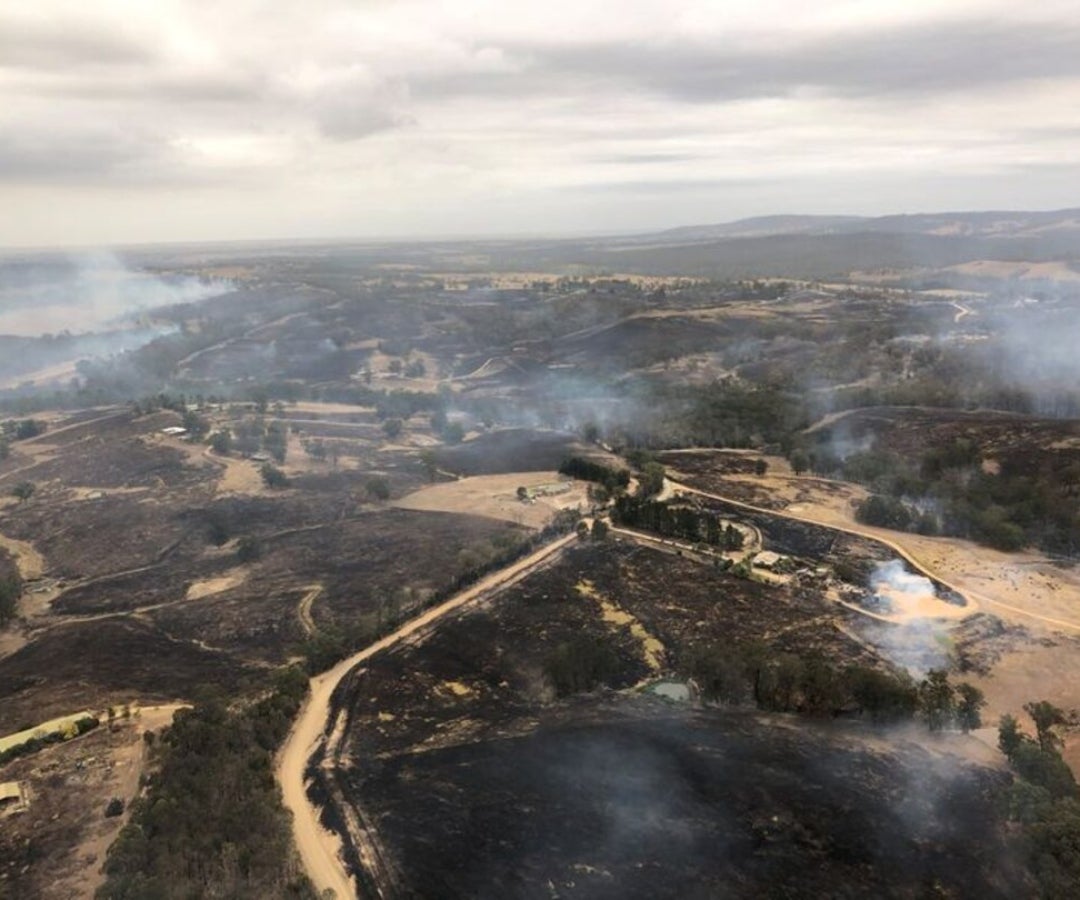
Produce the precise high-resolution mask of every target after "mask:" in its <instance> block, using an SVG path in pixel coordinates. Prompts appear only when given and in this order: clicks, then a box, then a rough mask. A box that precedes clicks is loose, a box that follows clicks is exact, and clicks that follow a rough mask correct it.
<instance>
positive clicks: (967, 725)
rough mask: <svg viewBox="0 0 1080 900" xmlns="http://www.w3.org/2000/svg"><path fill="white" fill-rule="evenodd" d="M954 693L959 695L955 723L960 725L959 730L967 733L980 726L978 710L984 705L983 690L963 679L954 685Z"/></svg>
mask: <svg viewBox="0 0 1080 900" xmlns="http://www.w3.org/2000/svg"><path fill="white" fill-rule="evenodd" d="M956 694H957V696H958V697H959V701H958V702H957V704H956V724H957V725H959V726H960V730H961V731H962V732H964V734H967V733H968V732H969V731H974V730H975V729H976V728H981V727H982V715H981V714H980V712H979V711H980V710H981V709H982V708H983V707H984V706H986V698H985V697H984V696H983V692H982V691H980V690H979V689H978V688H977V687H975V686H974V685H973V684H968V683H967V682H966V681H963V682H961V683H960V684H958V685H957V686H956Z"/></svg>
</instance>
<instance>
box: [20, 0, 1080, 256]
mask: <svg viewBox="0 0 1080 900" xmlns="http://www.w3.org/2000/svg"><path fill="white" fill-rule="evenodd" d="M1078 45H1080V19H1078V17H1077V16H1076V15H1075V6H1074V4H1072V3H1069V2H1058V0H1043V2H1040V3H1039V4H1037V5H1033V4H1029V5H1027V6H1021V5H1017V4H1015V3H1013V4H1008V3H1006V2H1004V0H951V2H950V3H949V4H941V3H940V2H932V0H908V2H904V3H899V2H895V3H893V2H881V3H875V4H852V3H850V2H844V0H822V2H821V3H817V4H806V3H801V2H795V0H759V2H757V3H755V4H753V5H749V4H742V5H735V4H701V3H697V2H689V0H687V2H679V0H667V2H660V0H621V2H619V3H615V2H610V0H609V2H604V0H574V2H569V0H551V2H549V3H546V4H534V3H524V2H520V3H515V2H509V3H507V2H505V0H502V2H497V0H456V2H455V3H452V4H447V3H441V2H436V0H395V2H393V3H385V2H384V3H364V4H356V3H352V2H345V0H318V2H315V3H309V2H300V0H278V2H275V3H274V4H273V5H272V14H268V12H267V9H266V7H265V6H264V4H261V3H258V2H255V0H249V2H241V0H237V2H235V3H227V4H220V3H209V2H178V0H177V2H174V0H161V2H157V3H153V4H147V3H144V2H138V0H98V2H95V3H94V4H92V5H87V4H85V3H82V2H78V0H35V2H34V3H33V4H8V5H7V7H6V8H5V9H3V10H0V96H3V98H4V103H3V106H2V107H0V179H2V180H3V183H4V185H5V190H7V191H9V192H10V191H17V193H18V194H19V198H20V199H19V202H20V203H21V204H23V206H22V209H23V210H24V211H25V210H31V211H32V210H34V209H48V208H50V207H52V208H55V207H56V206H57V205H58V204H62V203H65V202H70V201H71V200H72V198H73V191H72V189H73V188H75V187H79V188H81V189H84V195H85V196H84V197H83V198H82V199H81V201H80V202H83V201H85V202H86V203H87V204H90V205H88V206H87V209H88V210H97V212H96V213H94V212H90V213H88V215H87V216H86V224H85V225H84V226H82V228H83V229H84V230H86V231H89V229H90V228H91V227H94V226H96V227H99V228H101V227H105V226H104V224H103V223H105V222H108V223H109V227H115V228H116V229H118V233H121V234H122V233H127V231H126V230H130V231H132V232H133V236H135V237H139V238H142V237H143V236H144V233H145V222H146V221H147V220H148V219H149V218H151V217H152V216H155V215H156V212H157V208H156V206H157V204H160V203H161V202H163V201H165V200H167V201H168V202H170V203H171V204H172V208H173V209H174V210H176V211H175V212H174V214H173V215H171V216H170V217H168V219H167V220H164V221H163V222H162V224H161V225H160V227H161V228H162V229H164V228H171V229H173V231H168V232H166V231H162V232H161V233H160V235H161V236H164V235H167V234H173V233H175V235H176V236H177V237H181V238H201V237H215V236H223V237H229V236H232V237H247V236H254V235H260V234H265V233H266V232H265V231H264V229H265V228H266V227H267V222H269V221H273V220H274V219H275V217H273V216H268V215H267V207H266V204H267V203H269V198H270V197H273V198H274V200H275V202H280V203H282V204H284V205H286V206H287V207H288V208H289V209H290V216H288V217H277V220H278V221H279V222H280V224H279V225H278V226H277V227H280V228H282V229H285V228H295V229H296V230H297V231H298V232H303V233H308V234H310V233H314V234H328V233H330V231H328V229H332V231H333V233H344V234H348V233H366V234H373V233H374V234H378V233H382V231H383V230H384V229H393V230H394V231H395V232H397V233H401V232H403V231H409V230H416V231H423V232H428V231H430V230H431V228H430V224H429V222H430V216H431V211H432V210H433V209H434V210H442V211H443V212H441V213H440V214H439V215H440V216H441V219H440V221H445V222H448V223H449V230H451V231H452V230H454V229H465V228H467V227H468V228H478V229H479V230H481V231H486V232H492V231H496V230H499V229H500V228H503V227H507V226H510V227H513V228H514V230H517V231H520V230H521V224H520V223H521V222H523V221H527V222H528V223H529V225H528V230H531V231H551V230H553V229H558V228H562V227H566V226H567V225H569V226H571V227H572V228H573V229H574V230H575V231H580V230H582V229H586V230H590V229H592V228H594V227H602V225H603V223H607V222H615V223H619V224H620V225H621V226H623V227H628V228H647V227H649V226H651V225H653V224H660V225H669V224H679V223H680V222H682V221H686V220H694V221H697V220H699V219H700V216H701V215H702V214H703V206H704V201H702V200H700V199H699V200H695V199H694V197H693V195H694V194H695V192H698V193H701V194H706V193H707V194H708V197H709V205H708V210H711V212H708V211H707V214H708V215H710V216H713V217H716V218H721V219H722V218H726V217H736V216H740V215H753V214H764V213H771V212H783V211H807V212H814V211H834V210H835V206H836V205H837V204H839V205H845V204H846V205H848V208H849V209H850V210H852V211H857V212H889V211H891V208H892V207H891V204H894V203H896V202H897V198H899V202H901V203H902V204H904V205H905V207H906V204H908V203H909V202H915V201H916V200H917V199H918V198H919V197H926V198H927V199H926V201H925V202H924V203H923V204H920V205H923V206H925V205H926V204H930V205H933V202H934V200H935V198H942V202H944V198H945V197H948V202H949V204H950V205H953V206H956V205H960V206H985V205H997V206H1001V205H1004V204H1005V203H1006V202H1008V203H1010V204H1015V203H1016V201H1015V198H1016V197H1020V198H1021V199H1022V200H1023V198H1024V197H1029V198H1030V199H1028V200H1026V201H1025V202H1022V203H1021V204H1020V205H1036V206H1039V205H1055V204H1056V205H1061V204H1067V203H1068V202H1071V201H1069V200H1068V198H1067V197H1056V200H1055V199H1054V198H1055V196H1056V194H1057V193H1060V189H1061V186H1062V185H1063V184H1064V185H1065V186H1066V188H1067V187H1068V186H1067V183H1066V182H1067V179H1065V177H1064V176H1062V177H1061V178H1058V177H1057V176H1054V175H1053V174H1052V169H1053V167H1054V166H1066V167H1067V166H1070V165H1072V161H1073V160H1075V159H1076V158H1078V157H1080V133H1078V132H1077V130H1076V126H1075V122H1074V121H1073V120H1074V118H1075V114H1074V110H1075V108H1076V105H1077V103H1078V102H1080V54H1076V53H1075V52H1074V48H1075V47H1076V46H1078ZM972 173H974V174H975V175H977V176H978V177H968V176H969V175H970V174H972ZM1033 173H1034V174H1033ZM863 176H865V177H863ZM1029 176H1030V177H1029ZM860 177H861V178H862V180H861V181H860V182H859V183H860V187H859V190H858V191H857V192H852V191H851V190H850V186H851V184H852V183H853V179H858V178H860ZM1025 179H1027V180H1025ZM944 181H947V182H948V189H947V190H946V191H944V192H943V191H942V190H941V187H942V183H943V182H944ZM1025 185H1027V186H1028V188H1029V189H1028V192H1027V194H1025V193H1024V189H1025ZM191 187H198V188H199V189H200V190H201V189H203V188H205V189H207V191H209V192H208V193H206V194H205V195H201V196H200V197H199V198H198V201H197V202H196V200H195V199H192V200H191V201H190V203H187V204H179V205H178V196H177V193H176V192H177V191H178V190H186V189H188V188H191ZM253 188H258V191H259V192H261V201H260V202H259V203H254V202H253V199H252V197H253V194H254V193H255V191H253ZM135 190H137V191H138V192H140V193H139V195H138V196H136V195H135V194H134V193H132V191H135ZM89 192H92V193H93V194H94V197H93V199H92V200H91V199H88V198H89ZM577 194H581V195H584V196H587V197H588V198H589V199H588V202H587V203H586V204H582V203H578V202H576V201H574V200H573V199H572V198H573V196H575V195H577ZM965 198H966V199H965ZM665 199H666V201H667V206H666V207H665V206H664V203H665ZM358 200H359V201H362V203H361V202H358ZM802 203H810V204H811V205H812V206H811V207H808V208H801V209H796V206H795V205H797V204H802ZM140 204H143V207H142V211H141V212H140V211H139V210H140ZM851 204H855V205H851ZM825 206H827V207H828V209H825ZM181 207H183V209H185V210H186V211H185V212H183V213H181V212H179V210H180V209H181ZM463 207H467V208H468V212H467V213H465V212H463V211H462V209H463ZM245 208H246V209H248V210H249V211H248V212H247V213H246V216H247V218H246V219H245V213H244V210H245ZM223 209H228V210H229V215H228V216H224V215H222V213H221V210H223ZM301 209H306V210H308V212H307V213H306V214H305V215H307V216H308V218H307V219H304V220H303V221H301V218H300V216H299V213H298V211H299V210H301ZM361 210H362V211H361ZM630 210H633V211H636V212H633V215H634V216H636V217H637V218H636V219H635V221H633V222H626V221H625V219H626V217H627V216H628V215H630V212H628V211H630ZM665 210H666V211H665ZM319 216H325V217H326V219H325V220H320V219H319V218H318V217H319ZM582 216H587V217H589V220H588V221H581V218H582ZM658 217H660V218H662V221H660V220H659V219H658ZM52 218H53V220H54V221H53V224H52V225H49V224H48V222H47V221H46V218H45V217H41V218H38V219H35V221H39V222H40V227H41V228H42V229H46V230H47V229H48V228H55V229H57V231H56V237H55V240H63V239H64V235H65V234H68V235H73V234H74V232H72V231H70V230H69V229H73V228H75V227H76V226H75V224H74V220H73V217H52ZM653 220H656V221H653ZM154 221H155V226H156V223H157V219H155V220H154ZM226 221H228V223H229V225H228V227H229V229H230V231H229V233H227V234H226V233H222V232H220V231H219V230H218V229H220V228H221V227H222V223H223V222H226ZM245 221H247V222H248V223H249V226H250V230H247V231H245V230H244V222H245ZM26 233H27V232H26V229H24V228H23V227H21V226H20V227H16V226H14V225H9V226H7V227H6V228H5V224H4V223H0V243H3V242H4V241H8V240H20V239H22V238H23V237H24V235H25V234H26ZM35 233H36V232H35ZM154 234H155V236H158V234H159V233H158V232H154ZM280 236H283V237H284V236H288V235H287V234H286V233H284V232H282V233H281V234H280ZM50 242H51V241H50Z"/></svg>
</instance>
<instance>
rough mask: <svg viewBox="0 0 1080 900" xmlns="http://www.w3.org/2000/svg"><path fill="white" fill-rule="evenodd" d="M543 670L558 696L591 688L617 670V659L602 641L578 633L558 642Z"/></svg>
mask: <svg viewBox="0 0 1080 900" xmlns="http://www.w3.org/2000/svg"><path fill="white" fill-rule="evenodd" d="M544 671H545V673H546V674H547V676H548V678H549V679H550V680H551V683H552V685H553V686H554V687H555V693H556V694H557V695H558V696H560V697H566V696H568V695H570V694H578V693H582V692H585V691H591V690H593V689H594V688H596V687H597V686H598V685H600V684H602V683H603V682H605V681H606V680H607V679H609V678H611V677H612V676H614V675H615V674H616V673H617V672H618V671H619V658H618V657H617V656H616V655H615V651H614V650H612V649H611V648H610V647H609V646H607V644H605V643H604V642H603V641H602V640H600V639H599V638H595V637H590V636H589V635H580V636H578V637H576V638H574V639H573V640H571V641H569V642H567V643H564V644H559V646H558V647H556V648H555V649H554V650H553V651H552V652H551V653H550V654H549V655H548V658H547V660H546V662H545V664H544Z"/></svg>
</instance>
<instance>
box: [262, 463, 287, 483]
mask: <svg viewBox="0 0 1080 900" xmlns="http://www.w3.org/2000/svg"><path fill="white" fill-rule="evenodd" d="M259 474H260V475H262V480H263V484H265V485H266V486H267V487H268V488H283V487H288V486H289V479H288V477H287V476H286V475H285V473H284V472H282V471H281V469H279V468H278V467H277V466H275V465H272V464H271V463H263V464H262V468H260V469H259Z"/></svg>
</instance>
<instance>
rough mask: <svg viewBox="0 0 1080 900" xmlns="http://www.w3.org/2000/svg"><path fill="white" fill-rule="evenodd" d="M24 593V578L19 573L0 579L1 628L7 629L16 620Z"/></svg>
mask: <svg viewBox="0 0 1080 900" xmlns="http://www.w3.org/2000/svg"><path fill="white" fill-rule="evenodd" d="M22 592H23V584H22V578H21V577H20V576H19V573H18V572H12V573H11V574H10V575H7V576H6V577H4V578H0V628H6V627H7V626H8V625H9V624H10V622H11V620H12V619H14V618H15V614H16V613H17V612H18V608H19V598H20V597H21V596H22Z"/></svg>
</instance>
